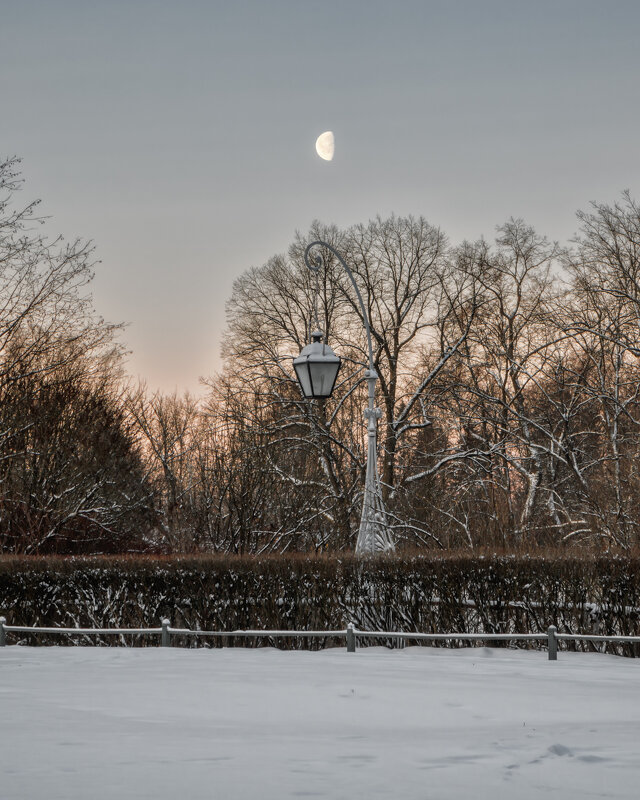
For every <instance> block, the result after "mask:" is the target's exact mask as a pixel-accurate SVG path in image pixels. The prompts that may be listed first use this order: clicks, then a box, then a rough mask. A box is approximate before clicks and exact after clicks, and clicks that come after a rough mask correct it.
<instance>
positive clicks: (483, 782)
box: [0, 646, 640, 800]
mask: <svg viewBox="0 0 640 800" xmlns="http://www.w3.org/2000/svg"><path fill="white" fill-rule="evenodd" d="M639 796H640V663H638V661H636V660H633V659H622V658H616V657H614V656H605V655H599V654H578V653H565V652H560V653H559V660H558V661H557V662H549V661H548V660H547V656H546V653H544V652H531V651H529V652H525V651H512V650H505V649H486V648H483V649H480V648H478V649H462V650H446V649H438V648H428V647H420V648H419V647H411V648H407V649H405V650H385V649H382V648H368V649H360V650H359V651H358V652H357V653H355V654H348V653H347V652H346V651H345V650H343V649H335V650H327V651H323V652H317V653H310V652H299V651H278V650H275V649H271V648H259V649H240V648H238V649H213V650H211V649H200V650H182V649H173V648H172V649H161V648H145V649H128V648H84V647H82V648H80V647H73V648H71V647H70V648H64V647H47V648H44V647H43V648H30V647H17V646H9V647H6V648H2V649H0V798H1V800H40V798H42V800H44V798H46V800H73V799H75V798H78V799H79V798H82V799H83V800H92V799H95V800H101V799H102V798H105V799H106V798H117V800H121V799H122V798H153V799H154V800H169V799H170V798H171V800H174V799H175V798H178V800H199V799H200V798H216V799H217V800H218V799H219V800H227V799H229V800H233V799H237V800H250V799H251V800H258V799H260V800H276V798H277V800H282V798H305V797H306V798H332V799H335V800H338V799H342V798H344V799H345V800H346V799H347V798H349V800H353V798H356V799H358V798H378V797H379V798H402V799H403V800H404V799H406V800H413V799H414V798H415V799H416V800H417V799H418V798H420V799H421V800H427V799H428V800H447V799H448V798H456V800H457V799H458V798H475V799H480V800H481V799H482V798H493V799H495V798H497V799H498V800H500V798H509V799H511V798H513V800H527V798H541V797H549V798H562V799H563V800H564V799H565V798H593V797H602V798H637V797H639Z"/></svg>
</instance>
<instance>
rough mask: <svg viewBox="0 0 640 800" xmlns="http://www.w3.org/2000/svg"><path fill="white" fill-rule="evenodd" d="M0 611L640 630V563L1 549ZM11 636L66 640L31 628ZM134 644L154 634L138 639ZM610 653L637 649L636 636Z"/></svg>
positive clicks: (130, 623)
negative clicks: (7, 552)
mask: <svg viewBox="0 0 640 800" xmlns="http://www.w3.org/2000/svg"><path fill="white" fill-rule="evenodd" d="M0 615H3V616H5V617H6V618H7V623H8V624H15V625H28V626H78V627H100V628H109V627H157V626H158V625H159V624H160V620H161V619H162V618H163V617H168V618H169V619H170V620H171V624H172V625H173V626H174V627H188V628H191V629H200V630H236V629H242V628H265V629H274V628H277V629H289V630H305V629H306V630H323V629H341V628H344V627H346V625H347V623H348V622H354V623H355V625H356V627H358V628H362V629H375V630H387V631H391V630H400V631H406V632H409V631H419V632H453V631H456V632H471V633H511V632H520V633H538V632H545V631H546V629H547V627H548V626H549V625H551V624H553V625H556V626H557V628H558V630H559V631H561V632H567V633H578V632H582V633H585V632H586V633H591V632H598V633H601V634H605V635H615V634H624V635H636V636H637V635H640V559H639V558H637V557H631V556H616V557H582V558H581V557H575V556H572V557H555V556H553V557H551V556H530V557H526V556H524V557H523V556H518V557H515V556H499V555H490V556H484V557H482V556H481V557H477V556H470V555H463V556H442V557H435V556H430V557H425V556H403V557H393V558H381V559H377V560H365V561H362V560H356V559H355V558H353V557H352V556H346V557H341V558H335V557H319V558H310V557H300V556H291V557H268V558H257V557H232V556H198V557H186V556H183V557H91V558H88V557H87V558H77V557H71V558H61V557H48V558H20V557H2V558H0ZM17 640H18V639H17V637H13V638H12V639H11V640H10V641H17ZM20 641H22V642H25V643H33V644H35V643H36V641H37V643H42V644H44V643H46V644H52V643H56V644H62V643H69V640H66V639H63V638H60V637H55V638H54V637H48V638H47V637H44V636H38V637H37V639H36V637H34V636H32V635H26V636H24V637H22V638H21V639H20ZM98 643H99V644H114V643H118V642H117V640H116V639H114V638H109V639H105V640H104V641H101V642H98ZM129 643H132V642H131V640H129ZM134 643H137V644H150V643H152V642H151V641H149V642H145V640H144V638H143V637H142V638H140V639H139V640H137V641H136V642H134ZM153 643H155V644H157V639H155V640H153ZM200 643H206V644H207V645H209V646H219V645H220V642H219V641H218V640H202V642H200ZM227 643H228V642H227ZM231 643H232V642H231ZM242 643H243V644H246V642H245V641H244V640H243V642H242ZM261 643H262V644H264V643H265V642H264V641H262V642H261V641H260V640H258V641H257V642H254V644H261ZM268 643H270V644H276V645H277V646H279V647H301V646H306V647H318V646H323V645H324V644H326V642H322V641H321V640H320V641H317V640H309V641H307V642H303V641H301V640H295V639H291V640H278V641H276V642H268ZM592 647H593V646H592ZM602 649H603V648H602ZM607 649H608V650H609V651H610V652H620V653H624V654H626V655H634V654H640V651H638V653H636V650H637V648H636V646H632V645H625V646H624V647H622V648H621V647H615V646H611V645H608V646H607Z"/></svg>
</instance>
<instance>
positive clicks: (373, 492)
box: [293, 240, 395, 556]
mask: <svg viewBox="0 0 640 800" xmlns="http://www.w3.org/2000/svg"><path fill="white" fill-rule="evenodd" d="M315 247H323V248H325V249H326V250H329V251H330V252H331V253H333V255H334V256H335V257H336V258H337V259H338V261H339V262H340V264H341V265H342V266H343V267H344V269H345V272H346V273H347V275H348V276H349V279H350V280H351V283H352V284H353V288H354V289H355V292H356V296H357V298H358V302H359V303H360V310H361V312H362V319H363V321H364V327H365V330H366V332H367V345H368V347H369V368H368V369H367V370H366V371H365V373H364V376H365V379H366V381H367V384H368V387H369V402H368V405H367V408H366V409H365V412H364V417H365V419H366V421H367V470H366V474H365V484H364V497H363V502H362V516H361V517H360V528H359V530H358V540H357V542H356V555H363V556H369V555H374V554H376V553H383V552H389V551H390V550H394V549H395V544H394V541H393V537H392V535H391V531H390V530H389V525H388V523H387V514H386V512H385V509H384V503H383V502H382V491H381V488H380V476H379V474H378V458H377V450H378V447H377V425H378V420H379V419H380V417H381V416H382V412H381V411H380V409H379V408H376V406H375V387H376V381H377V380H378V373H377V372H376V371H375V368H374V366H373V347H372V345H371V326H370V324H369V315H368V314H367V310H366V308H365V305H364V302H363V300H362V295H361V294H360V290H359V289H358V285H357V283H356V282H355V280H354V277H353V274H352V272H351V270H350V269H349V267H348V266H347V265H346V263H345V261H344V259H343V258H342V256H341V255H340V253H339V252H338V251H337V250H336V249H335V248H334V247H332V246H331V245H330V244H328V243H327V242H323V241H319V240H318V241H315V242H311V244H310V245H309V246H308V247H307V249H306V250H305V252H304V261H305V264H306V265H307V267H308V268H309V269H310V270H311V271H312V272H314V273H315V274H316V276H317V275H318V273H319V271H320V269H321V267H322V265H323V263H324V262H323V260H322V256H321V255H316V256H315V257H313V256H312V255H311V250H312V249H313V248H315ZM316 294H317V292H316ZM316 304H317V297H316ZM316 325H317V327H318V328H319V327H320V326H319V323H318V313H317V305H316ZM322 339H323V334H322V332H321V331H319V330H316V331H314V332H313V333H312V334H311V344H308V345H307V346H306V347H304V348H303V350H302V352H301V353H300V355H299V356H298V357H297V358H295V359H294V360H293V367H294V369H295V371H296V376H297V378H298V381H299V383H300V388H301V389H302V394H303V395H304V396H305V397H307V398H325V397H330V396H331V393H332V391H333V387H334V385H335V382H336V378H337V376H338V370H339V369H340V358H339V356H337V355H336V354H335V353H334V352H333V350H332V349H331V348H330V347H329V345H328V344H326V343H323V341H322Z"/></svg>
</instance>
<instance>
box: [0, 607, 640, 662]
mask: <svg viewBox="0 0 640 800" xmlns="http://www.w3.org/2000/svg"><path fill="white" fill-rule="evenodd" d="M7 633H32V634H33V633H47V634H54V635H55V634H60V635H71V636H77V635H89V636H91V635H96V636H123V635H134V636H136V635H149V636H159V637H160V646H161V647H171V637H172V636H184V637H202V636H204V637H214V638H219V639H224V638H231V637H235V638H240V639H242V638H343V637H344V639H345V641H346V646H347V652H348V653H355V651H356V644H357V640H358V639H392V640H394V639H395V640H396V641H398V642H399V643H400V644H401V645H402V646H403V645H404V642H405V641H431V642H434V641H452V640H458V641H468V642H479V641H482V642H523V641H529V642H533V641H538V642H545V641H546V643H547V650H548V653H549V661H556V660H557V658H558V642H559V641H584V642H612V643H615V644H640V636H600V635H596V634H588V633H558V630H557V628H556V627H555V625H550V626H549V628H548V629H547V632H546V633H414V632H404V631H361V630H358V629H356V627H355V626H354V625H353V623H349V625H347V627H346V628H345V629H342V630H330V631H288V630H237V631H198V630H195V631H194V630H191V629H190V628H172V627H171V623H170V621H169V620H168V619H163V620H162V623H161V626H160V627H159V628H38V627H28V626H24V625H7V621H6V619H5V617H0V647H5V646H6V644H7Z"/></svg>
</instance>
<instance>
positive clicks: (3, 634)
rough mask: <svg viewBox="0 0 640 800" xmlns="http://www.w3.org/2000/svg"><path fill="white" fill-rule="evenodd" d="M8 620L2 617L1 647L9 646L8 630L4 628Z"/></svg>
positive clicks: (0, 625) (0, 630)
mask: <svg viewBox="0 0 640 800" xmlns="http://www.w3.org/2000/svg"><path fill="white" fill-rule="evenodd" d="M6 621H7V620H6V618H5V617H0V647H6V646H7V632H6V631H5V629H4V625H5V622H6Z"/></svg>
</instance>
